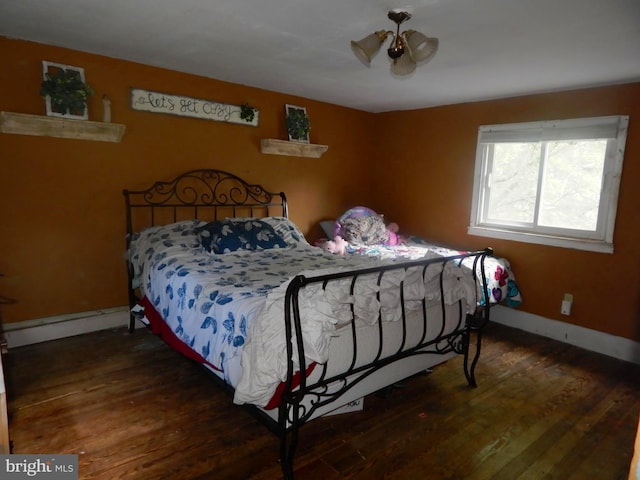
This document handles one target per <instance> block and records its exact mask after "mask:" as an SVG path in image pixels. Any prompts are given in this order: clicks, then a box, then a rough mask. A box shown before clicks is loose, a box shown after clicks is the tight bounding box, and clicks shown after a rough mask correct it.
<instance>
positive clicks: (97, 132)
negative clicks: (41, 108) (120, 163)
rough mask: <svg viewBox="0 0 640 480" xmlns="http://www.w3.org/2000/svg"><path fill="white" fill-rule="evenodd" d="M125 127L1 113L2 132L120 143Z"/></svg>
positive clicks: (0, 126) (114, 124)
mask: <svg viewBox="0 0 640 480" xmlns="http://www.w3.org/2000/svg"><path fill="white" fill-rule="evenodd" d="M124 130H125V126H124V125H120V124H117V123H104V122H91V121H89V120H74V119H70V118H60V117H44V116H42V115H29V114H26V113H11V112H0V132H2V133H15V134H18V135H36V136H45V137H57V138H71V139H75V140H94V141H100V142H114V143H119V142H120V141H121V140H122V135H124Z"/></svg>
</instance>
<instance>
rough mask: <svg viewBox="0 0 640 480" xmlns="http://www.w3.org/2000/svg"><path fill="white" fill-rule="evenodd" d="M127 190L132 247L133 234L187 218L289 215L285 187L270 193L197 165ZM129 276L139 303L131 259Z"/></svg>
mask: <svg viewBox="0 0 640 480" xmlns="http://www.w3.org/2000/svg"><path fill="white" fill-rule="evenodd" d="M122 194H123V195H124V200H125V206H126V215H127V217H126V218H127V225H126V227H127V235H126V248H127V250H129V245H130V242H131V238H132V235H133V233H135V232H139V231H141V230H142V229H144V228H147V227H153V226H157V225H167V224H170V223H175V222H178V221H181V220H193V219H199V220H204V221H213V220H218V219H221V218H226V217H267V216H282V217H288V215H289V212H288V208H287V197H286V196H285V194H284V192H278V193H276V192H269V191H267V190H265V189H264V188H263V187H262V186H261V185H253V184H250V183H247V182H246V181H244V180H243V179H241V178H240V177H238V176H236V175H233V174H231V173H228V172H224V171H222V170H214V169H202V170H192V171H190V172H186V173H183V174H181V175H179V176H177V177H176V178H174V179H173V180H169V181H167V182H155V183H154V184H153V185H152V186H151V187H150V188H148V189H146V190H127V189H124V190H122ZM127 277H128V294H129V305H130V307H131V308H133V307H134V306H135V305H136V303H137V302H138V298H137V296H136V292H135V286H134V285H133V271H132V267H131V264H129V262H127ZM134 323H135V319H134V314H133V313H132V314H131V317H130V321H129V331H133V328H134Z"/></svg>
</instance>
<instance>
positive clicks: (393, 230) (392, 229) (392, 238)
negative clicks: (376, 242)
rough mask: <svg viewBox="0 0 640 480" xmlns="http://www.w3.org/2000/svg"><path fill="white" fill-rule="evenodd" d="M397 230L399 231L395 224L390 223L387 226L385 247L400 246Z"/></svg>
mask: <svg viewBox="0 0 640 480" xmlns="http://www.w3.org/2000/svg"><path fill="white" fill-rule="evenodd" d="M398 230H400V227H399V226H398V224H397V223H396V222H391V223H389V224H388V225H387V232H388V233H389V238H388V239H387V242H386V245H391V246H394V245H399V244H400V235H398Z"/></svg>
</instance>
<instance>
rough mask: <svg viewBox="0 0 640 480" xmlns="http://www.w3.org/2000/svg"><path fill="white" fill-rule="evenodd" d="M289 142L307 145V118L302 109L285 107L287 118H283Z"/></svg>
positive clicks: (290, 106)
mask: <svg viewBox="0 0 640 480" xmlns="http://www.w3.org/2000/svg"><path fill="white" fill-rule="evenodd" d="M285 123H286V125H287V133H288V134H289V140H292V141H296V142H303V143H309V130H310V129H311V126H310V124H309V117H308V116H307V112H306V110H305V109H304V108H302V107H295V106H292V105H287V116H286V117H285Z"/></svg>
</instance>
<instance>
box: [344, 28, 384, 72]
mask: <svg viewBox="0 0 640 480" xmlns="http://www.w3.org/2000/svg"><path fill="white" fill-rule="evenodd" d="M386 38H387V32H385V31H384V30H380V31H379V32H375V33H372V34H371V35H367V36H366V37H364V38H363V39H362V40H359V41H357V42H356V41H354V40H352V41H351V50H353V53H354V54H355V56H356V57H358V59H359V60H360V61H361V62H362V63H364V64H365V65H369V64H371V58H372V57H373V56H374V55H375V54H376V53H378V50H380V47H381V46H382V42H384V41H385V39H386Z"/></svg>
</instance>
